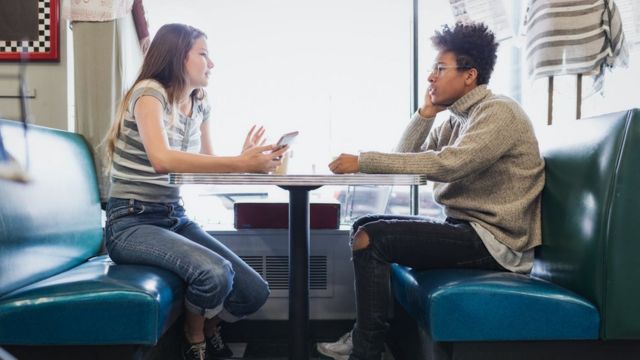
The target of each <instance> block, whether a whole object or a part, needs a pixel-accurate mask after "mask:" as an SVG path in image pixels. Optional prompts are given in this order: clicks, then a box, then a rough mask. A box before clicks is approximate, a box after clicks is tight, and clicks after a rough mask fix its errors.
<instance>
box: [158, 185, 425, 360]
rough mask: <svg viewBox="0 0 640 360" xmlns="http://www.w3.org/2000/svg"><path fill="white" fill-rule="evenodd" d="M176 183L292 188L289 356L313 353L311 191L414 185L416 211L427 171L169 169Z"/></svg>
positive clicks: (298, 359) (293, 359) (298, 357)
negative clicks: (280, 172)
mask: <svg viewBox="0 0 640 360" xmlns="http://www.w3.org/2000/svg"><path fill="white" fill-rule="evenodd" d="M169 183H170V184H175V185H187V184H192V185H276V186H278V187H280V188H282V189H285V190H287V191H288V192H289V324H290V328H289V339H290V346H289V359H291V360H303V359H309V356H310V349H311V348H310V345H311V344H310V342H309V340H310V330H309V238H310V228H309V191H311V190H314V189H317V188H319V187H321V186H325V185H381V186H388V185H406V186H411V193H412V197H411V198H412V199H411V203H412V211H411V212H412V213H414V214H416V213H417V199H416V198H417V186H418V185H424V184H426V183H427V179H426V177H425V176H424V175H405V174H339V175H336V174H314V175H271V174H231V173H170V174H169Z"/></svg>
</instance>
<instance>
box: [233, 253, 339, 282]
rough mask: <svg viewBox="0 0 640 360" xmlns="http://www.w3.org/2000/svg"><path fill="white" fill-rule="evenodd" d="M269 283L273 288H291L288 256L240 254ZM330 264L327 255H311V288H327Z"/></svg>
mask: <svg viewBox="0 0 640 360" xmlns="http://www.w3.org/2000/svg"><path fill="white" fill-rule="evenodd" d="M240 258H241V259H242V260H244V261H245V262H246V263H247V264H249V266H251V267H252V268H253V269H254V270H255V271H256V272H257V273H258V274H260V275H261V276H262V277H263V278H264V279H265V280H267V282H268V283H269V288H270V289H271V290H289V257H288V256H240ZM328 273H329V266H328V257H327V256H326V255H312V256H310V257H309V290H327V286H328V283H329V274H328Z"/></svg>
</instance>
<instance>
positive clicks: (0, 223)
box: [0, 119, 102, 296]
mask: <svg viewBox="0 0 640 360" xmlns="http://www.w3.org/2000/svg"><path fill="white" fill-rule="evenodd" d="M0 132H1V133H2V137H3V139H4V142H5V146H6V147H7V148H8V150H9V151H10V152H11V154H12V155H13V156H14V157H15V158H17V159H18V160H19V161H20V163H21V164H23V165H27V166H28V168H27V169H26V171H27V173H28V176H29V181H28V182H26V183H20V182H14V181H9V180H5V179H0V296H2V295H4V294H7V293H9V292H11V291H12V290H14V289H17V288H20V287H22V286H25V285H28V284H31V283H34V282H36V281H39V280H42V279H45V278H47V277H50V276H52V275H55V274H58V273H61V272H63V271H65V270H68V269H70V268H72V267H75V266H76V265H78V264H79V263H82V262H84V261H85V260H87V259H88V258H89V257H91V256H93V255H95V254H96V253H97V252H98V251H99V249H100V246H101V243H102V226H101V215H100V201H99V195H98V185H97V179H96V175H95V171H94V163H93V158H92V155H91V152H90V150H89V147H88V145H87V143H86V142H85V140H84V138H83V137H82V136H80V135H77V134H73V133H68V132H63V131H58V130H52V129H46V128H41V127H38V126H30V127H29V132H28V142H27V144H28V151H29V153H28V157H27V156H26V154H25V148H26V147H25V140H24V137H23V130H22V126H21V124H19V123H17V122H14V121H10V120H4V119H0ZM27 158H28V164H27V163H26V160H27Z"/></svg>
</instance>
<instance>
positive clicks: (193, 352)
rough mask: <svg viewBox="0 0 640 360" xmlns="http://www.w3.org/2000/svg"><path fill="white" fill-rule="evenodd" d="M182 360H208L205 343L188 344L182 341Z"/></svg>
mask: <svg viewBox="0 0 640 360" xmlns="http://www.w3.org/2000/svg"><path fill="white" fill-rule="evenodd" d="M180 352H181V353H182V360H209V358H208V357H207V343H206V342H204V341H203V342H201V343H195V344H190V343H189V342H188V341H187V340H186V339H184V340H183V341H182V349H181V351H180Z"/></svg>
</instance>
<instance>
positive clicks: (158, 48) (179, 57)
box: [104, 24, 206, 163]
mask: <svg viewBox="0 0 640 360" xmlns="http://www.w3.org/2000/svg"><path fill="white" fill-rule="evenodd" d="M201 37H204V38H206V35H205V33H204V32H202V31H201V30H199V29H196V28H194V27H192V26H189V25H184V24H167V25H163V26H162V27H161V28H160V29H159V30H158V32H157V33H156V35H155V36H154V38H153V41H152V42H151V45H149V50H148V51H147V54H146V55H145V57H144V62H143V63H142V69H140V75H138V78H137V79H136V81H135V82H134V83H133V85H132V86H131V88H130V89H129V90H128V91H127V92H126V94H125V96H124V97H123V99H122V101H121V102H120V105H119V106H118V112H117V115H116V121H114V122H113V124H112V125H111V129H110V130H109V132H108V134H107V136H106V137H105V140H104V143H105V144H106V155H107V159H108V160H111V158H112V156H113V151H114V149H115V144H116V141H117V139H118V137H119V136H120V132H121V130H122V124H123V122H124V117H125V114H126V112H127V107H128V105H129V101H130V100H131V95H132V93H133V89H134V88H135V86H136V84H138V83H139V82H140V81H142V80H147V79H153V80H156V81H157V82H159V83H160V84H162V86H163V87H164V88H165V91H166V92H167V97H168V101H169V104H168V105H169V106H171V107H175V105H176V104H178V102H179V99H178V98H179V97H180V95H181V94H183V93H184V91H185V89H186V87H187V83H186V71H185V66H184V62H185V60H186V59H187V55H188V53H189V51H190V50H191V48H192V47H193V44H194V43H195V41H196V40H197V39H199V38H201ZM203 96H204V92H203V90H202V89H195V90H194V91H193V92H192V93H191V97H192V99H193V100H195V99H196V98H202V97H203ZM107 163H110V161H108V162H107Z"/></svg>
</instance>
